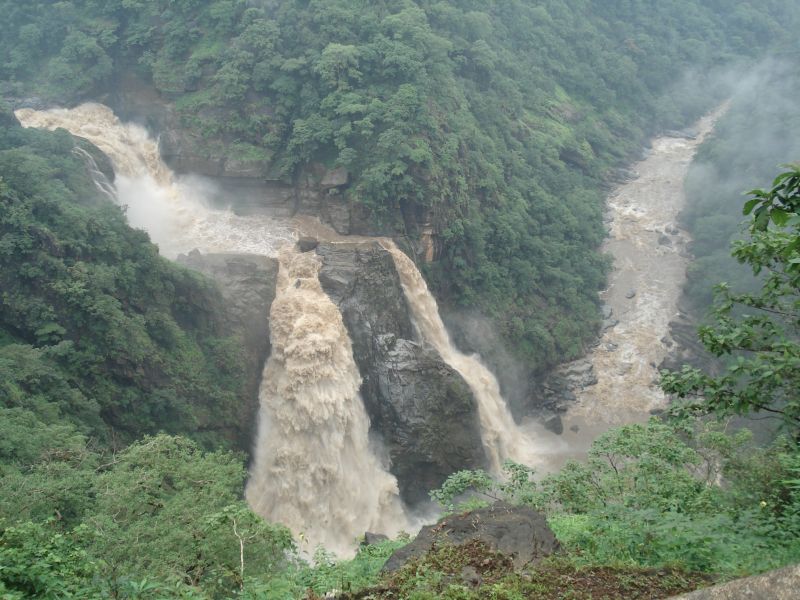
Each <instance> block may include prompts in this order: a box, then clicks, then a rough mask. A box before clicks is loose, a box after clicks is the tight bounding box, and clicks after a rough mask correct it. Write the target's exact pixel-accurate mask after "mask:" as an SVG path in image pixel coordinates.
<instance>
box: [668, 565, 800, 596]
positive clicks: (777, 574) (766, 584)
mask: <svg viewBox="0 0 800 600" xmlns="http://www.w3.org/2000/svg"><path fill="white" fill-rule="evenodd" d="M746 598H747V599H752V600H761V599H762V598H770V599H771V600H796V599H797V598H800V565H793V566H791V567H784V568H783V569H778V570H777V571H770V572H769V573H764V574H763V575H755V576H754V577H746V578H744V579H736V580H734V581H729V582H728V583H723V584H722V585H715V586H713V587H710V588H705V589H701V590H697V591H694V592H691V593H689V594H682V595H680V596H674V599H675V600H745V599H746Z"/></svg>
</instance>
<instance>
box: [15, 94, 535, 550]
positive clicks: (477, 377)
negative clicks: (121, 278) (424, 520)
mask: <svg viewBox="0 0 800 600" xmlns="http://www.w3.org/2000/svg"><path fill="white" fill-rule="evenodd" d="M16 116H17V118H18V119H19V120H20V122H21V123H22V124H23V125H24V126H26V127H40V128H46V129H57V128H64V129H66V130H68V131H70V132H71V133H72V134H73V135H76V136H80V137H83V138H85V139H87V140H89V141H90V142H92V143H93V144H95V145H96V146H97V147H98V148H100V149H101V150H102V151H103V152H104V153H105V154H106V155H107V156H108V157H109V158H110V159H111V161H112V164H113V166H114V171H115V175H116V196H117V198H118V202H119V203H120V204H122V205H124V206H126V207H127V216H128V220H129V222H130V223H131V225H133V226H134V227H141V228H144V229H146V230H147V231H148V233H150V235H151V237H152V238H153V240H154V241H155V242H156V243H158V244H159V245H160V247H161V251H162V253H164V254H166V255H167V256H174V255H176V254H177V253H179V252H185V251H187V250H190V249H192V248H195V247H197V248H199V249H200V250H202V251H204V252H226V251H227V252H249V253H255V254H264V255H272V256H274V255H276V254H278V255H279V262H280V270H279V275H278V283H277V289H276V298H275V301H274V302H273V304H272V309H271V312H270V328H271V342H272V354H271V356H270V358H269V360H268V362H267V365H266V366H265V369H264V374H263V379H262V384H261V391H260V402H261V409H260V416H259V431H258V439H257V444H256V448H255V455H254V460H253V465H252V468H251V476H250V479H249V481H248V484H247V490H246V496H247V500H248V502H249V503H250V505H251V506H252V507H253V509H254V510H255V511H256V512H258V513H259V514H261V515H263V516H264V517H265V518H267V519H269V520H272V521H275V522H280V523H284V524H286V525H287V526H289V527H290V528H291V529H292V530H293V531H294V532H295V533H296V534H299V535H300V537H301V539H303V540H305V543H306V544H307V545H308V546H307V548H306V549H308V550H313V549H314V548H315V547H316V545H318V544H322V545H323V546H324V547H326V548H327V549H329V550H332V551H334V552H337V553H340V554H346V553H350V552H352V549H353V547H354V542H355V540H356V538H357V537H358V536H360V535H361V534H363V533H364V532H365V531H369V530H375V531H381V532H383V533H387V534H390V535H393V534H396V533H398V532H399V531H400V530H402V529H410V528H413V524H411V523H410V522H409V519H408V516H407V515H406V514H405V512H404V507H403V505H402V502H401V500H400V497H399V493H398V488H397V482H396V480H395V479H394V477H393V476H392V475H391V474H389V473H388V471H387V470H386V469H385V468H384V466H383V465H382V464H381V463H380V461H379V460H378V458H377V457H376V453H375V452H373V449H372V448H371V447H370V439H369V418H368V416H367V414H366V411H365V409H364V405H363V402H362V400H361V397H360V395H359V388H360V385H361V378H360V375H359V372H358V367H357V365H356V364H355V361H354V360H353V355H352V348H351V343H350V339H349V337H348V334H347V330H346V328H345V326H344V323H343V321H342V317H341V314H340V312H339V310H338V308H337V307H336V305H335V304H334V303H333V302H332V301H331V300H330V299H329V298H328V296H327V295H326V294H325V293H324V291H323V290H322V287H321V285H320V283H319V279H318V272H319V269H320V267H321V263H320V259H319V257H317V256H316V255H315V254H314V253H298V252H297V251H296V250H295V249H293V247H289V246H286V242H288V241H293V237H292V230H291V228H290V227H288V226H286V225H283V226H281V225H278V224H277V223H276V222H275V221H273V220H271V219H267V218H264V217H238V216H236V215H234V214H233V213H232V212H231V211H225V210H218V209H213V208H210V207H209V206H208V205H207V203H206V202H205V200H204V187H205V186H206V185H207V184H198V183H197V181H200V180H195V181H194V182H192V181H191V180H179V179H177V178H176V177H175V176H174V175H173V173H172V172H171V171H170V169H169V168H168V167H167V166H166V165H165V164H164V163H163V162H162V161H161V158H160V156H159V153H158V145H157V143H156V142H155V141H154V140H153V139H152V138H151V137H150V136H149V135H148V134H147V132H146V131H145V130H144V129H143V128H142V127H139V126H137V125H134V124H123V123H121V122H120V121H119V119H117V117H116V116H115V115H114V114H113V112H112V111H111V110H110V109H109V108H107V107H105V106H102V105H100V104H84V105H81V106H79V107H77V108H74V109H69V110H67V109H54V110H48V111H33V110H29V109H23V110H19V111H17V112H16ZM86 154H87V155H88V153H86ZM81 156H83V154H81ZM84 158H86V157H85V156H84ZM89 158H91V156H90V155H89ZM90 167H92V165H91V161H90ZM92 170H93V171H94V172H95V173H94V178H95V184H96V185H97V186H98V188H99V189H100V190H101V191H102V192H103V193H105V194H106V195H109V197H112V196H113V189H112V188H111V186H110V182H108V181H107V180H105V179H104V177H103V176H102V173H101V171H100V170H99V169H98V168H97V166H96V165H94V166H93V167H92ZM383 244H384V246H385V247H386V249H387V250H388V251H389V252H390V253H391V255H392V257H393V259H394V261H395V265H396V268H397V270H398V273H399V274H400V278H401V282H402V285H403V290H404V293H405V295H406V298H407V300H408V303H409V306H410V308H411V311H412V315H413V321H414V324H415V327H416V328H417V332H418V334H419V336H420V337H421V338H422V339H425V340H427V341H428V342H429V343H430V344H431V345H433V346H434V347H435V348H436V349H437V350H438V351H439V353H440V354H441V356H442V358H443V359H444V361H445V362H447V363H448V364H449V365H451V366H452V367H453V368H454V369H455V370H456V371H458V372H459V373H460V374H461V376H462V377H463V378H464V379H465V381H466V382H467V384H468V385H469V387H470V388H471V389H472V392H473V394H474V396H475V398H476V401H477V403H478V411H479V419H480V424H481V429H482V436H483V444H484V447H485V448H486V452H487V455H488V457H489V460H490V464H491V467H492V469H493V470H494V471H499V470H500V467H501V465H502V462H503V461H504V460H505V459H509V458H510V459H513V460H516V461H518V462H522V463H524V464H527V465H535V464H537V462H539V461H540V459H541V457H542V455H543V454H545V453H546V452H547V449H546V448H544V447H537V446H536V443H535V442H534V439H536V440H538V441H540V442H541V437H540V436H538V435H537V436H532V435H530V434H529V432H526V431H523V430H522V429H521V428H520V427H518V426H517V425H516V423H515V422H514V420H513V418H512V416H511V414H510V412H509V411H508V408H507V406H506V404H505V401H504V400H503V398H502V396H501V394H500V389H499V385H498V383H497V380H496V379H495V378H494V376H493V375H492V373H491V372H490V371H489V369H487V368H486V367H485V366H484V365H483V364H482V363H481V362H480V360H479V358H478V357H477V356H467V355H464V354H462V353H461V352H459V351H458V350H457V349H456V348H455V347H454V346H453V344H452V343H451V341H450V338H449V335H448V334H447V331H446V329H445V327H444V324H443V323H442V320H441V318H440V317H439V313H438V307H437V305H436V301H435V300H434V298H433V296H432V295H431V294H430V292H429V291H428V288H427V285H426V284H425V281H424V279H423V278H422V276H421V274H420V273H419V271H418V270H417V268H416V266H415V265H414V263H413V262H412V261H411V260H410V259H409V258H408V257H407V256H406V255H405V254H403V253H402V252H401V251H400V250H399V249H397V248H396V247H395V246H394V244H393V243H392V242H391V241H389V240H383ZM282 246H284V249H283V250H281V251H280V252H278V250H277V249H278V248H280V247H282ZM548 443H550V442H548Z"/></svg>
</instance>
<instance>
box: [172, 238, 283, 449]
mask: <svg viewBox="0 0 800 600" xmlns="http://www.w3.org/2000/svg"><path fill="white" fill-rule="evenodd" d="M178 262H179V263H180V264H183V265H184V266H187V267H189V268H190V269H194V270H195V271H199V272H201V273H203V274H204V275H207V276H208V277H210V278H211V279H213V280H214V281H216V282H217V283H218V284H219V289H220V291H221V292H222V297H223V299H224V301H225V308H226V310H225V318H226V320H227V323H228V326H229V328H230V331H231V332H232V333H234V334H236V335H239V336H240V337H241V338H242V340H243V342H244V347H245V348H244V349H245V351H244V357H245V361H246V362H245V364H244V365H243V366H244V372H245V378H246V381H245V391H246V397H247V403H246V404H245V405H244V406H242V407H241V412H240V415H239V423H241V435H240V446H241V447H242V449H244V450H247V451H249V450H250V445H251V441H252V439H253V435H254V434H255V424H256V422H257V418H256V417H257V415H258V389H259V386H260V384H261V374H262V371H263V369H264V363H265V362H266V360H267V358H268V357H269V352H270V343H269V310H270V307H271V306H272V301H273V300H274V299H275V284H276V281H277V277H278V261H277V260H276V259H274V258H269V257H267V256H257V255H251V254H200V253H199V252H198V251H197V250H193V251H192V252H190V253H189V254H188V255H181V256H179V257H178Z"/></svg>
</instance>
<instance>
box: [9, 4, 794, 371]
mask: <svg viewBox="0 0 800 600" xmlns="http://www.w3.org/2000/svg"><path fill="white" fill-rule="evenodd" d="M0 10H1V11H2V14H3V15H4V19H3V22H2V23H0V55H2V57H3V59H4V60H3V62H2V64H0V81H2V84H0V85H2V88H0V93H2V94H3V95H6V96H13V97H17V98H19V97H25V96H27V95H37V96H39V97H41V98H44V99H45V100H46V101H55V102H56V103H63V102H65V101H66V102H76V101H79V100H81V99H87V98H92V99H96V98H102V97H103V94H106V93H109V92H112V91H113V90H114V89H115V85H116V84H117V82H118V81H119V80H120V78H121V77H122V76H123V75H124V74H126V73H127V74H135V75H137V76H139V77H140V78H141V79H142V80H143V81H146V82H149V84H151V85H152V86H153V87H155V89H157V90H158V91H159V92H160V93H161V94H162V95H163V96H164V97H165V98H168V99H170V100H172V101H173V102H174V105H175V108H176V110H177V111H179V113H180V115H182V122H183V126H184V127H185V128H187V130H188V131H191V132H193V133H196V134H198V135H199V136H201V137H202V138H203V139H204V140H205V141H206V143H205V144H204V147H205V148H206V149H207V151H208V152H209V154H211V155H218V154H220V153H223V154H225V155H226V156H232V157H241V158H243V159H247V160H256V161H263V163H265V164H266V165H268V170H270V171H275V172H277V173H279V174H280V175H282V176H283V177H285V178H287V179H288V180H292V178H293V177H295V176H297V174H298V172H299V170H300V169H302V167H303V166H305V165H306V164H308V163H309V162H310V161H312V160H313V161H319V162H322V163H325V164H328V165H331V166H333V165H342V166H345V167H347V168H348V169H349V170H350V171H351V172H352V184H351V185H350V187H349V188H348V190H347V196H348V199H349V200H351V201H353V202H356V203H358V204H359V205H361V206H363V207H364V208H366V209H367V210H368V211H370V212H371V214H372V215H373V219H374V220H375V221H376V222H377V223H383V224H384V227H385V228H386V230H387V231H388V232H395V233H398V234H409V235H411V236H413V235H414V234H415V233H416V232H414V231H407V226H408V222H409V221H408V219H402V218H401V217H400V215H414V214H420V213H423V214H432V215H433V224H434V228H435V230H436V232H437V233H438V236H439V239H440V240H441V243H442V252H441V257H440V260H438V261H437V262H435V263H434V264H433V265H431V266H430V269H429V270H428V276H429V280H430V281H431V282H432V283H433V285H434V287H435V291H436V293H437V296H438V297H439V298H440V299H442V300H445V301H446V302H449V303H451V304H453V305H456V306H462V307H474V308H476V309H478V310H480V311H481V312H483V313H484V314H487V315H489V316H491V317H493V318H494V320H495V322H496V325H497V327H498V331H499V332H500V333H501V334H502V336H503V338H504V340H505V341H506V343H507V344H508V346H509V348H510V349H511V350H512V351H513V352H514V353H516V354H517V355H518V356H520V357H522V358H523V359H524V360H525V361H526V362H527V364H529V365H530V367H531V368H532V369H533V370H534V371H541V370H543V369H545V368H547V367H549V366H552V365H553V364H554V363H557V362H559V361H560V360H562V359H565V358H574V357H577V356H579V355H580V354H581V353H582V351H583V350H584V349H585V345H586V343H587V342H588V341H589V340H591V338H592V336H593V335H594V333H595V330H596V327H597V326H598V323H599V318H598V314H597V313H598V308H597V299H596V291H597V290H598V289H600V288H602V286H603V282H604V277H605V272H606V268H607V264H606V261H605V260H603V259H602V257H600V256H598V254H597V253H596V252H595V249H596V248H597V246H598V245H599V244H600V242H601V241H602V238H603V235H604V232H603V228H602V225H601V210H602V202H603V198H604V186H605V185H606V184H607V183H608V180H609V177H610V176H611V175H610V174H611V173H613V169H614V168H616V167H619V166H622V165H623V164H624V163H625V162H626V161H627V160H630V159H631V158H632V157H634V156H635V155H636V153H637V152H638V151H639V149H640V147H641V144H642V142H643V141H644V140H645V138H646V136H647V135H649V134H650V133H652V132H654V131H657V130H658V129H659V128H662V127H673V128H674V127H680V126H684V125H687V124H688V123H690V122H691V121H692V120H693V119H694V118H695V117H696V116H699V114H700V113H701V112H703V111H704V110H706V109H707V108H709V106H710V105H711V103H712V102H713V101H715V100H718V99H719V98H715V95H717V94H719V93H721V90H715V89H714V88H713V86H708V85H703V83H702V81H703V79H702V78H700V80H699V83H698V84H697V85H694V86H692V87H691V88H689V87H688V86H676V83H677V82H679V81H680V79H681V77H682V75H683V74H684V72H685V71H686V69H687V68H688V67H691V68H692V69H694V70H696V71H697V72H698V73H702V72H703V71H704V70H706V69H709V68H713V67H716V66H720V65H724V64H727V63H729V62H731V61H732V60H741V59H748V58H753V57H757V56H759V55H760V54H761V53H763V52H764V51H765V50H766V49H767V48H770V47H775V46H777V47H781V46H782V44H789V43H791V42H793V41H794V40H793V36H792V35H791V32H792V31H794V27H793V24H795V23H796V22H797V17H798V14H797V13H798V10H797V8H796V7H795V6H794V5H793V3H791V2H785V1H782V0H770V1H768V2H764V1H761V2H733V1H730V0H716V1H715V2H697V1H695V0H671V1H669V2H658V3H655V2H647V1H630V0H618V1H613V2H596V3H587V2H582V1H564V0H547V1H543V2H530V1H522V0H513V1H509V0H502V1H497V2H472V1H467V0H464V1H449V2H436V1H432V0H431V1H428V0H425V1H417V2H413V1H411V0H389V1H386V0H382V1H381V2H363V1H360V2H354V1H353V0H320V1H308V0H296V1H295V0H293V1H290V2H273V1H269V0H263V1H261V2H246V1H244V0H216V1H209V0H204V1H200V0H185V1H177V0H169V1H167V0H159V1H156V2H137V1H133V0H115V1H112V2H105V1H104V2H97V1H92V0H79V1H66V2H44V1H39V0H37V1H34V2H25V3H19V2H15V1H13V0H6V1H4V2H2V3H0ZM412 222H413V220H412Z"/></svg>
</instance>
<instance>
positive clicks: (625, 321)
mask: <svg viewBox="0 0 800 600" xmlns="http://www.w3.org/2000/svg"><path fill="white" fill-rule="evenodd" d="M726 108H727V105H723V106H722V107H720V108H718V109H717V110H715V111H714V112H712V113H710V114H709V115H707V116H705V117H703V118H702V119H700V121H698V122H697V123H696V124H695V126H694V128H693V132H694V133H696V136H695V137H693V138H690V137H669V136H667V137H660V138H657V139H655V140H654V141H653V143H652V149H651V151H650V153H649V155H648V156H647V157H646V158H645V159H644V160H642V161H640V162H639V163H637V164H635V165H633V167H632V170H633V171H634V172H635V173H636V174H637V177H636V178H635V179H633V180H631V181H628V182H626V183H624V184H622V185H620V186H619V187H617V188H616V189H615V190H614V191H613V192H612V193H611V195H610V196H609V198H608V202H607V214H606V220H607V222H608V226H609V236H608V239H607V240H606V242H605V243H604V245H603V248H602V250H603V251H604V252H605V253H607V254H609V255H611V257H612V258H613V261H614V263H613V264H614V266H613V271H612V272H611V274H610V277H609V282H608V283H609V285H608V288H607V289H606V290H604V291H603V292H602V293H601V299H602V300H603V302H604V303H605V313H606V314H605V315H604V316H606V317H607V319H606V321H605V322H604V326H605V327H606V329H605V331H604V332H603V334H602V336H601V338H600V340H599V343H598V344H597V345H596V346H595V347H594V348H593V349H592V351H591V352H590V354H589V355H588V356H587V358H586V360H588V361H589V362H590V363H591V365H592V368H593V370H594V374H595V377H596V379H597V383H596V384H594V385H590V386H586V387H584V388H583V389H577V390H574V391H575V395H576V396H577V402H575V403H574V404H573V405H572V406H571V407H570V408H569V410H568V412H567V414H566V415H565V417H564V418H563V419H562V420H563V422H564V438H565V441H567V442H568V445H569V447H570V454H571V455H575V456H580V455H581V454H583V453H584V452H585V450H586V448H587V446H588V444H589V443H590V442H591V440H593V439H594V438H595V437H596V435H597V434H599V433H602V432H603V431H606V430H607V429H608V428H610V427H612V426H614V425H620V424H623V423H631V422H642V421H645V420H646V419H647V418H648V417H649V416H650V415H651V413H652V411H655V410H659V409H663V408H664V407H665V405H666V398H665V395H664V393H663V392H662V391H661V389H660V388H659V386H658V377H659V374H658V365H659V364H661V362H662V361H663V360H664V358H666V356H667V354H668V352H669V348H670V347H671V346H672V344H673V341H672V339H671V337H670V328H669V323H670V321H671V320H673V319H674V317H675V316H676V314H677V312H678V302H679V300H680V297H681V293H682V290H683V286H684V283H685V280H686V268H687V266H688V264H689V261H690V260H691V255H690V253H689V243H690V241H691V239H690V236H689V233H688V232H687V231H685V230H683V229H681V227H680V226H679V224H678V216H679V214H680V212H681V210H682V209H683V207H684V205H685V203H686V194H685V192H684V187H683V185H684V179H685V178H686V174H687V172H688V169H689V166H690V165H691V163H692V160H693V158H694V155H695V153H696V151H697V148H698V147H699V146H700V144H701V143H702V142H703V140H704V139H705V138H706V136H707V135H708V134H709V133H711V131H712V130H713V128H714V124H715V123H716V121H717V120H718V119H719V117H720V116H721V115H722V114H723V113H724V111H725V110H726ZM609 312H610V314H609Z"/></svg>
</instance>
